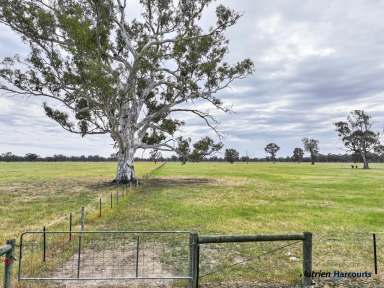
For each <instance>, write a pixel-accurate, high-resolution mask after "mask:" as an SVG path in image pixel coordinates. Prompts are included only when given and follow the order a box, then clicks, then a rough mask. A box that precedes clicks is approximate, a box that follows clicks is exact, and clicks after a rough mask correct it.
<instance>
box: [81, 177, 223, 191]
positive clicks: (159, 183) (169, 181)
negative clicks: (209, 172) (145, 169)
mask: <svg viewBox="0 0 384 288" xmlns="http://www.w3.org/2000/svg"><path fill="white" fill-rule="evenodd" d="M216 182H217V181H216V180H215V179H209V178H152V177H151V178H142V179H139V186H138V187H139V188H140V187H151V186H152V187H175V186H177V187H180V186H188V187H191V186H197V185H207V184H214V183H216ZM124 187H125V185H120V188H124ZM127 187H129V186H127ZM87 188H88V189H92V190H95V191H99V190H105V189H111V188H115V189H116V188H117V185H116V183H112V182H110V181H106V182H98V183H93V184H89V185H87Z"/></svg>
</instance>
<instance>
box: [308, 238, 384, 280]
mask: <svg viewBox="0 0 384 288" xmlns="http://www.w3.org/2000/svg"><path fill="white" fill-rule="evenodd" d="M313 271H314V272H317V273H319V272H326V273H328V274H327V275H324V276H323V277H322V276H321V275H320V274H317V275H316V274H315V275H314V277H313V281H314V282H315V283H317V284H318V285H325V283H326V282H332V283H339V284H340V285H358V286H356V287H383V286H384V281H383V280H384V277H383V276H384V273H383V271H384V233H342V232H334V233H316V234H314V236H313ZM348 283H349V284H348ZM372 285H373V286H372ZM375 285H376V286H375ZM377 285H378V286H377Z"/></svg>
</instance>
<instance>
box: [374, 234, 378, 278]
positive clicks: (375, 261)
mask: <svg viewBox="0 0 384 288" xmlns="http://www.w3.org/2000/svg"><path fill="white" fill-rule="evenodd" d="M376 249H377V248H376V234H375V233H373V261H374V263H373V264H374V267H375V274H376V275H377V251H376Z"/></svg>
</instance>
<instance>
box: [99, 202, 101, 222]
mask: <svg viewBox="0 0 384 288" xmlns="http://www.w3.org/2000/svg"><path fill="white" fill-rule="evenodd" d="M99 217H101V197H100V199H99Z"/></svg>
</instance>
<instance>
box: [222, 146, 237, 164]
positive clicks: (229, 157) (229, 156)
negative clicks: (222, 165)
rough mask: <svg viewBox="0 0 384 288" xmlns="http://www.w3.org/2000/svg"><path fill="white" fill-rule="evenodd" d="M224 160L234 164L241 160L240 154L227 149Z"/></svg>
mask: <svg viewBox="0 0 384 288" xmlns="http://www.w3.org/2000/svg"><path fill="white" fill-rule="evenodd" d="M224 159H225V161H227V162H229V163H231V164H233V162H235V161H238V160H239V152H237V151H236V150H235V149H233V148H229V149H225V154H224Z"/></svg>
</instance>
